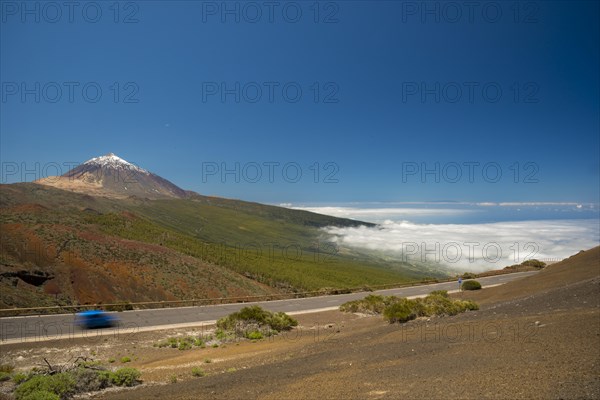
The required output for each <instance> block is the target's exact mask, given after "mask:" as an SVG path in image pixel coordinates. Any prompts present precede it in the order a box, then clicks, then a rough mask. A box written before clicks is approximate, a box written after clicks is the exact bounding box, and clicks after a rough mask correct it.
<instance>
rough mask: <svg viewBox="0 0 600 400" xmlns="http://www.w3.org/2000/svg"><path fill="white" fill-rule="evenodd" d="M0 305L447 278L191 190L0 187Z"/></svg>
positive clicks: (284, 215)
mask: <svg viewBox="0 0 600 400" xmlns="http://www.w3.org/2000/svg"><path fill="white" fill-rule="evenodd" d="M0 224H1V225H0V228H1V232H2V240H1V258H0V263H1V265H0V267H1V269H0V289H1V292H2V296H1V298H0V306H2V307H7V306H10V307H13V306H33V305H42V304H45V305H50V304H72V303H96V302H105V303H106V302H114V301H160V300H175V299H189V298H202V297H230V296H244V295H256V294H266V293H272V292H281V291H286V292H289V291H303V290H315V289H320V288H324V287H356V286H361V285H376V284H383V283H396V282H404V281H408V280H416V279H420V278H422V277H424V276H443V272H440V271H434V270H428V268H427V267H426V266H419V265H408V264H407V265H404V264H390V263H386V262H385V261H383V260H379V259H377V258H376V257H373V256H366V255H364V254H359V253H356V252H354V251H352V250H350V249H344V248H336V247H334V246H333V245H331V244H330V243H327V241H326V238H323V237H322V236H321V235H322V233H321V231H320V230H319V229H318V228H320V227H324V226H328V225H337V226H353V225H357V224H361V222H357V221H352V220H346V219H340V218H334V217H328V216H324V215H319V214H314V213H310V212H305V211H296V210H289V209H284V208H279V207H273V206H266V205H261V204H256V203H248V202H243V201H237V200H226V199H219V198H214V197H205V196H201V195H198V194H188V198H185V199H154V200H151V199H148V198H140V197H137V196H131V197H129V198H123V199H115V198H108V197H100V196H90V195H87V194H80V193H76V192H71V191H65V190H61V189H56V188H52V187H48V186H43V185H38V184H34V183H23V184H12V185H1V186H0Z"/></svg>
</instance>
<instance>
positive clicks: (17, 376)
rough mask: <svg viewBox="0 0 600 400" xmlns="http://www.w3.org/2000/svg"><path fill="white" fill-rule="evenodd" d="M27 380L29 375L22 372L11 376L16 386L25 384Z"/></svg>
mask: <svg viewBox="0 0 600 400" xmlns="http://www.w3.org/2000/svg"><path fill="white" fill-rule="evenodd" d="M27 379H29V375H27V374H24V373H22V372H19V373H17V374H15V375H13V377H12V380H13V382H14V383H16V384H17V385H20V384H21V383H23V382H25V381H26V380H27Z"/></svg>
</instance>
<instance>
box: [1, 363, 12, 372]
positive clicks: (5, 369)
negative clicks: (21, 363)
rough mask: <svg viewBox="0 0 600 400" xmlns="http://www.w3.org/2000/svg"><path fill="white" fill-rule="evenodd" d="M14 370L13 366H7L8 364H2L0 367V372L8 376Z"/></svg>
mask: <svg viewBox="0 0 600 400" xmlns="http://www.w3.org/2000/svg"><path fill="white" fill-rule="evenodd" d="M14 369H15V367H14V365H9V364H2V365H0V372H6V373H8V374H10V373H11V372H13V371H14Z"/></svg>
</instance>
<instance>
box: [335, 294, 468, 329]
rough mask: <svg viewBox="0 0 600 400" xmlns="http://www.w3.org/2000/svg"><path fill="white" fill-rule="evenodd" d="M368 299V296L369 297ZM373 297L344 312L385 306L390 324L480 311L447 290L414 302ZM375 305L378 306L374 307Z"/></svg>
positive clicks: (351, 304)
mask: <svg viewBox="0 0 600 400" xmlns="http://www.w3.org/2000/svg"><path fill="white" fill-rule="evenodd" d="M367 297H368V296H367ZM378 297H379V298H378V299H377V298H376V296H373V297H372V298H370V299H366V298H365V299H363V300H358V301H352V302H349V303H346V304H343V305H342V307H340V309H342V311H353V310H357V309H360V310H365V309H370V310H378V309H380V306H381V304H384V305H385V307H384V309H383V316H384V318H385V319H386V320H387V321H389V322H390V323H394V322H407V321H410V320H412V319H415V318H417V317H428V316H433V315H435V316H442V315H456V314H458V313H461V312H464V311H468V310H478V309H479V306H477V304H476V303H474V302H472V301H470V300H452V299H451V298H450V297H449V296H448V292H447V291H445V290H437V291H434V292H431V294H429V295H428V296H427V297H425V298H417V299H414V300H410V299H406V298H398V297H395V296H388V297H381V296H378ZM373 304H378V306H377V307H373Z"/></svg>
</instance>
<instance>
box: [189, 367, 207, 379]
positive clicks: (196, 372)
mask: <svg viewBox="0 0 600 400" xmlns="http://www.w3.org/2000/svg"><path fill="white" fill-rule="evenodd" d="M192 375H194V376H198V377H201V376H204V375H206V374H205V373H204V371H203V370H202V368H200V367H194V368H192Z"/></svg>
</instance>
